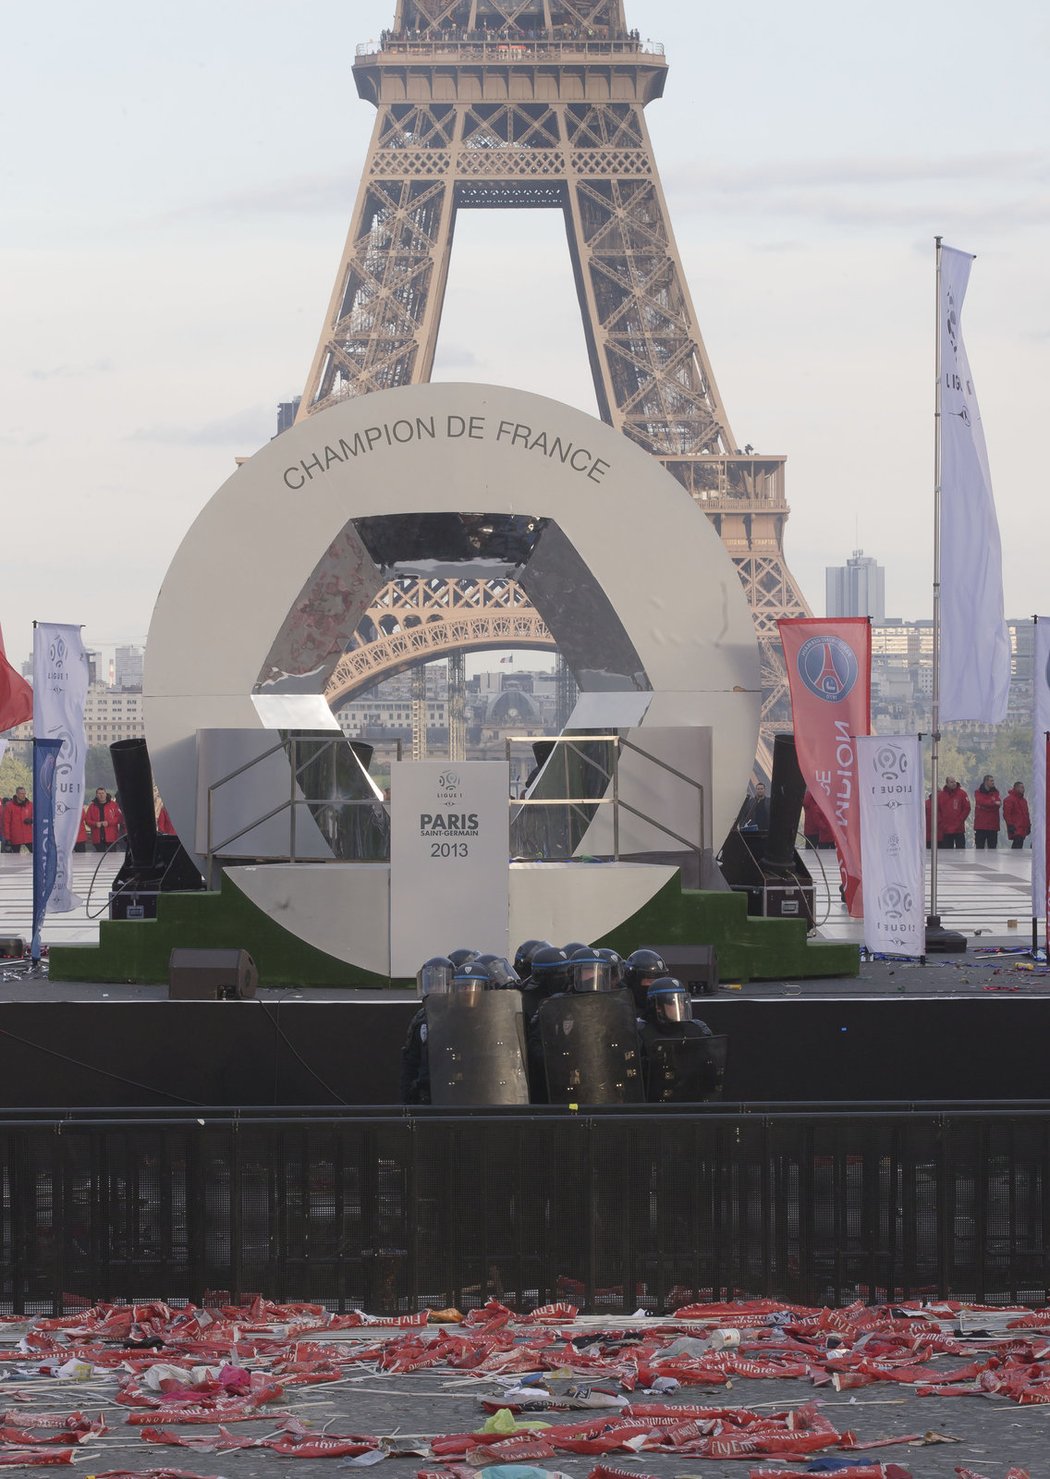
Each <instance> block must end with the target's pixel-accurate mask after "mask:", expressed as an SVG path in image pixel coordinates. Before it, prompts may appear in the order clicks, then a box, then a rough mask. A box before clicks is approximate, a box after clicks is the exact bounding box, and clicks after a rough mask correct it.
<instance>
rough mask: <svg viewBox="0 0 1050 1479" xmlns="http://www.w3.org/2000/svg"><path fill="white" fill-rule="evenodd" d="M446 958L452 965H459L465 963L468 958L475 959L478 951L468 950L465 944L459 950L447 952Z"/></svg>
mask: <svg viewBox="0 0 1050 1479" xmlns="http://www.w3.org/2000/svg"><path fill="white" fill-rule="evenodd" d="M448 958H449V960H450V961H451V962H452V964H453V965H455V966H460V965H465V964H466V962H467V961H468V960H477V958H478V952H477V951H476V950H468V949H467V948H466V947H465V946H462V947H461V948H460V949H459V950H450V951H449V952H448Z"/></svg>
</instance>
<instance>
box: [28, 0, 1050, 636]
mask: <svg viewBox="0 0 1050 1479" xmlns="http://www.w3.org/2000/svg"><path fill="white" fill-rule="evenodd" d="M393 9H394V0H351V3H349V4H347V3H343V4H336V3H334V0H313V3H311V4H310V5H309V6H306V5H303V6H298V5H289V4H287V0H282V3H279V4H278V3H276V0H208V3H204V0H179V3H178V4H174V3H171V0H151V3H149V4H142V3H141V0H134V3H132V0H97V3H96V4H94V5H91V6H85V5H83V4H82V3H81V0H52V3H50V4H48V5H46V6H34V7H31V6H27V5H19V6H10V7H5V8H4V31H5V38H4V39H5V46H4V50H3V55H2V58H0V68H2V74H0V75H2V87H0V134H2V137H3V138H4V140H5V146H4V148H3V149H2V150H0V199H2V201H3V207H2V214H0V407H2V411H0V480H2V481H0V488H2V499H3V512H4V518H3V536H2V539H0V625H2V627H3V633H4V637H5V640H6V644H7V649H8V654H9V656H10V657H11V658H12V660H14V661H15V662H16V663H17V662H20V661H21V660H22V659H23V658H24V657H25V656H27V655H28V653H29V650H30V646H31V642H32V622H33V620H34V619H38V620H50V621H67V622H77V623H81V624H83V626H84V636H85V640H86V642H87V644H88V645H89V646H91V647H98V648H101V649H103V650H106V649H108V648H110V647H112V646H113V645H114V644H116V643H124V642H132V643H141V642H143V641H144V640H145V637H146V634H147V631H148V628H149V622H150V616H151V612H152V608H153V603H154V600H155V598H156V593H157V590H158V588H159V586H160V583H161V581H162V579H163V576H164V572H165V570H166V568H167V566H168V563H169V562H170V560H171V557H172V555H173V554H174V552H175V550H176V548H177V546H178V543H179V541H180V539H181V538H182V536H183V534H184V533H185V531H186V530H187V528H188V527H189V525H190V523H191V522H192V521H193V519H194V518H195V516H196V514H197V513H198V512H199V510H200V509H201V508H202V506H203V505H204V504H205V503H206V502H207V500H208V499H209V498H210V497H211V495H212V494H213V493H214V492H215V490H216V489H217V488H218V487H219V486H220V485H221V483H222V482H224V481H225V479H226V478H227V477H228V476H229V475H230V473H231V472H232V471H233V468H234V458H235V457H237V456H244V455H248V454H250V453H252V452H253V451H255V450H256V449H257V448H258V447H259V446H261V445H262V444H263V443H264V442H265V441H266V440H267V439H268V438H269V437H270V436H271V435H272V433H273V431H274V429H275V418H276V406H277V403H278V402H279V401H283V400H288V399H291V398H292V397H294V396H295V395H297V394H299V393H300V392H301V391H302V389H303V386H304V383H305V380H306V376H307V373H308V370H309V367H310V362H311V359H312V356H313V352H314V349H315V347H316V344H317V340H318V337H319V336H320V334H321V331H322V327H323V319H324V314H325V311H326V308H327V303H328V298H329V295H330V293H331V288H332V282H333V280H334V276H335V272H336V268H337V266H338V262H339V257H340V253H341V251H342V246H343V241H344V238H345V235H346V230H347V226H348V224H349V220H350V215H351V211H352V209H353V204H354V199H355V196H356V191H357V184H358V180H359V178H360V174H361V168H362V163H363V160H364V155H365V151H366V149H367V146H368V141H369V137H370V134H371V128H372V123H373V119H374V116H375V115H374V111H373V109H372V108H371V106H370V105H368V104H366V103H364V102H362V101H360V100H359V99H358V97H357V94H356V91H355V88H354V85H353V80H352V76H351V66H352V61H353V56H354V50H355V46H356V45H357V44H358V43H361V42H367V41H368V40H369V39H371V38H373V37H377V36H378V33H379V31H380V30H381V29H382V28H384V27H385V26H387V25H389V24H390V22H391V20H392V16H393ZM627 19H628V24H629V25H632V26H637V27H638V28H639V30H640V32H641V35H642V36H643V38H645V37H649V38H651V39H652V40H654V41H657V40H658V41H661V42H663V43H664V45H665V47H666V50H667V55H668V60H669V63H670V72H669V76H668V80H667V88H666V93H665V96H664V98H663V99H661V100H658V101H656V102H654V103H653V104H651V105H650V107H649V108H648V109H647V115H646V116H647V119H648V122H649V128H650V132H651V135H652V140H653V147H654V151H655V154H656V160H657V164H658V167H659V170H660V174H661V177H662V180H663V184H664V189H665V192H666V195H667V199H668V205H669V209H670V212H671V218H672V223H673V226H674V230H675V234H676V237H677V240H678V245H679V249H680V253H681V257H682V261H683V264H684V267H685V271H686V276H687V279H688V281H689V285H690V289H691V293H692V298H693V302H694V305H695V308H696V311H697V316H698V320H699V325H700V330H701V333H702V335H703V338H704V340H705V343H706V346H707V350H708V354H709V356H710V359H711V362H712V365H713V368H714V372H715V376H716V378H717V381H718V384H719V389H720V391H721V395H722V399H723V402H724V404H725V406H726V408H727V411H728V414H729V417H730V420H731V423H732V427H733V430H734V433H735V436H736V438H737V441H738V443H739V445H743V444H744V443H745V442H750V443H752V444H753V445H754V446H755V448H756V450H757V451H759V452H765V453H771V454H772V453H776V454H785V455H786V456H787V459H788V461H787V496H788V501H789V504H790V506H791V510H792V512H791V517H790V519H789V521H788V525H787V532H786V537H785V546H786V553H787V560H788V564H789V566H790V568H791V570H792V571H793V573H794V575H795V576H796V578H797V579H798V581H799V583H800V584H801V586H802V589H803V591H804V592H805V594H806V596H807V598H808V600H809V602H810V604H811V606H812V607H813V610H814V612H815V613H816V614H818V615H820V614H823V611H824V568H825V566H826V565H828V564H841V563H843V562H844V561H845V559H846V558H847V556H849V555H850V554H851V553H852V551H853V550H854V549H857V548H861V549H863V550H864V552H865V553H866V554H869V555H873V556H874V557H875V558H876V559H877V560H879V561H880V562H882V563H884V564H885V566H886V569H887V575H886V599H887V612H888V614H889V615H894V616H901V617H905V618H915V617H923V616H928V615H929V614H930V607H931V596H930V583H931V565H932V529H933V512H932V488H933V406H934V379H935V375H934V324H935V318H934V312H935V296H934V285H935V279H934V245H933V239H934V237H935V236H936V235H938V234H940V235H942V236H943V237H944V239H945V241H946V242H948V243H949V244H951V245H953V246H956V247H959V248H961V249H964V250H967V251H970V252H973V253H975V254H976V256H977V261H976V262H975V264H974V268H973V273H972V275H971V279H970V287H969V292H968V296H967V301H966V306H965V311H964V314H963V322H962V327H963V333H964V336H965V341H966V347H967V349H968V351H969V356H970V363H971V367H972V369H973V373H974V377H975V381H976V387H977V393H978V396H979V398H980V404H981V411H982V417H983V420H984V425H985V433H986V438H987V441H988V447H989V456H990V462H991V468H992V475H993V481H994V485H995V491H996V501H997V506H998V511H999V520H1000V526H1001V531H1002V538H1003V546H1004V552H1005V570H1006V608H1007V615H1008V616H1026V615H1030V614H1032V613H1034V612H1036V611H1039V610H1042V611H1045V610H1046V609H1047V608H1048V607H1050V590H1048V589H1047V578H1046V575H1045V571H1046V568H1047V555H1046V545H1047V532H1048V530H1047V517H1046V512H1045V504H1044V501H1045V499H1046V497H1047V493H1048V487H1047V467H1046V462H1047V459H1046V453H1045V450H1044V451H1040V447H1041V444H1042V441H1043V434H1044V431H1043V429H1044V427H1045V425H1046V420H1047V414H1046V399H1047V395H1048V392H1050V284H1048V264H1050V101H1048V99H1050V89H1048V88H1047V86H1046V77H1047V75H1048V73H1050V10H1048V9H1047V7H1046V6H1045V4H1041V3H1037V0H1004V3H1001V4H999V5H998V6H996V7H995V8H994V9H993V10H991V11H989V9H988V8H987V6H986V5H984V4H978V3H976V0H956V3H955V4H954V5H952V6H950V7H948V6H943V5H934V4H931V3H929V0H884V3H882V4H880V5H878V6H870V7H867V6H865V7H861V6H858V5H856V4H846V3H832V0H799V3H797V4H794V5H786V4H783V3H782V0H736V3H734V4H733V5H717V6H716V5H708V4H704V3H698V0H689V3H686V0H674V3H672V0H648V3H642V0H628V3H627ZM435 378H440V379H457V380H477V381H489V382H493V383H500V384H508V385H515V386H520V387H521V388H523V389H526V390H534V391H539V392H541V393H543V394H547V395H553V396H555V397H557V398H559V399H562V400H565V401H567V402H570V403H572V404H574V405H576V406H579V407H581V408H582V409H584V410H587V411H590V412H592V413H594V411H595V400H594V394H593V389H592V386H591V381H590V372H589V369H588V366H587V360H586V353H585V349H584V342H583V334H582V328H581V325H580V315H579V309H578V306H577V303H576V299H575V292H574V289H573V286H572V281H571V271H570V267H569V259H568V253H567V249H566V244H565V236H564V228H563V226H562V222H561V218H560V215H558V213H556V212H547V211H535V212H520V213H502V212H490V211H473V212H461V213H460V219H459V222H458V224H457V232H456V241H455V247H454V251H453V260H452V270H451V275H450V281H449V287H448V293H447V297H446V305H445V313H444V317H443V321H442V330H441V340H440V344H439V350H438V359H437V363H436V365H435ZM292 512H293V511H291V510H290V514H291V513H292ZM250 545H251V536H250V531H245V545H244V548H243V550H241V551H235V552H232V553H231V558H232V559H238V558H243V559H250V558H251V553H250ZM658 576H659V552H658V551H647V552H646V560H645V578H647V579H650V578H653V579H656V578H658ZM201 599H209V596H208V594H207V593H204V592H202V596H201Z"/></svg>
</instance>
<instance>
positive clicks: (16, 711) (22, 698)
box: [0, 632, 33, 733]
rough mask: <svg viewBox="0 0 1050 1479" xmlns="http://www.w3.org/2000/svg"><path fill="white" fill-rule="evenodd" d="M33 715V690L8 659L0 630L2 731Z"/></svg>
mask: <svg viewBox="0 0 1050 1479" xmlns="http://www.w3.org/2000/svg"><path fill="white" fill-rule="evenodd" d="M32 717H33V690H32V688H31V687H30V685H29V684H28V683H27V682H26V680H25V679H24V678H23V677H22V675H21V673H16V672H15V670H14V668H13V667H12V666H11V664H10V663H9V662H8V660H7V653H6V651H5V650H4V634H3V632H0V733H2V732H3V731H4V730H5V729H14V727H15V725H16V724H24V723H25V722H26V720H27V719H32Z"/></svg>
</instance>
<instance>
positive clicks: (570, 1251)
mask: <svg viewBox="0 0 1050 1479" xmlns="http://www.w3.org/2000/svg"><path fill="white" fill-rule="evenodd" d="M0 1177H2V1194H3V1207H2V1226H0V1310H2V1311H3V1312H7V1313H14V1314H23V1313H44V1312H48V1313H50V1312H56V1313H57V1312H60V1311H62V1310H63V1309H64V1308H71V1307H77V1305H78V1304H79V1303H80V1302H81V1301H85V1300H86V1301H94V1300H98V1299H106V1300H117V1301H140V1300H143V1299H149V1298H162V1299H166V1300H168V1301H175V1302H178V1301H183V1300H192V1301H194V1302H200V1301H201V1300H206V1299H208V1298H209V1297H210V1298H213V1299H214V1298H218V1299H220V1300H222V1301H225V1300H227V1299H234V1300H237V1299H239V1298H241V1297H243V1296H244V1295H245V1294H249V1293H262V1294H264V1295H265V1296H267V1297H269V1298H274V1299H278V1300H285V1299H309V1300H321V1301H324V1302H325V1303H326V1304H328V1306H329V1307H330V1308H333V1309H338V1310H345V1309H347V1308H364V1309H367V1310H370V1311H373V1312H376V1313H388V1314H394V1313H398V1312H405V1311H410V1310H415V1309H417V1308H419V1307H420V1306H422V1305H424V1304H431V1305H434V1306H445V1305H449V1304H454V1305H457V1306H458V1307H459V1308H461V1309H469V1308H471V1307H476V1306H478V1305H481V1304H483V1303H484V1302H485V1301H486V1300H487V1299H489V1298H491V1297H495V1298H498V1299H500V1300H502V1301H503V1302H504V1303H506V1304H507V1305H509V1306H511V1307H513V1308H515V1309H519V1310H523V1309H528V1308H531V1307H533V1306H535V1305H536V1304H538V1303H542V1302H545V1301H547V1300H550V1299H554V1298H563V1299H569V1300H571V1301H572V1302H573V1303H574V1304H577V1305H578V1306H579V1307H580V1308H581V1309H583V1310H585V1311H591V1312H602V1311H609V1312H610V1313H612V1312H631V1311H633V1310H635V1309H637V1308H639V1307H642V1308H645V1309H647V1310H650V1311H652V1312H654V1313H657V1312H670V1311H672V1310H674V1309H676V1308H679V1307H681V1306H682V1305H685V1304H688V1303H690V1302H692V1301H694V1300H705V1301H706V1300H712V1299H713V1300H721V1299H730V1298H754V1297H759V1296H774V1297H776V1298H782V1299H784V1300H785V1301H788V1300H790V1301H797V1302H801V1303H806V1304H812V1305H824V1304H827V1305H838V1304H842V1303H848V1302H850V1301H852V1300H854V1299H862V1300H867V1301H873V1302H874V1301H881V1300H905V1299H909V1298H917V1297H922V1296H950V1297H954V1298H958V1299H963V1300H975V1301H979V1302H1004V1303H1006V1302H1009V1303H1013V1302H1017V1301H1019V1302H1025V1303H1035V1304H1042V1303H1045V1301H1046V1299H1047V1293H1048V1289H1050V1268H1048V1252H1047V1243H1048V1238H1047V1229H1048V1216H1050V1202H1048V1198H1050V1104H1048V1103H1045V1102H1039V1103H1034V1104H1032V1103H1026V1104H1015V1105H1008V1106H1004V1105H994V1106H992V1105H959V1104H953V1105H948V1106H911V1107H909V1106H905V1105H889V1104H887V1105H878V1106H871V1105H864V1106H861V1105H822V1106H819V1107H818V1106H798V1105H794V1106H790V1107H788V1106H783V1107H771V1106H769V1105H763V1106H760V1107H755V1108H753V1109H751V1110H749V1109H748V1107H747V1106H740V1105H725V1104H723V1105H718V1106H713V1107H711V1108H708V1109H704V1110H702V1111H696V1110H682V1111H676V1110H674V1109H671V1110H669V1111H661V1112H660V1113H659V1114H654V1113H653V1112H652V1111H651V1110H650V1109H648V1108H639V1109H638V1110H622V1109H618V1110H615V1111H612V1110H609V1111H590V1110H588V1111H586V1112H584V1113H581V1114H570V1113H568V1112H565V1111H553V1110H541V1109H536V1110H533V1111H531V1112H529V1113H522V1112H521V1111H518V1110H514V1111H506V1112H498V1111H496V1112H489V1111H482V1112H478V1113H474V1114H471V1113H463V1114H458V1115H455V1114H449V1113H447V1112H444V1111H437V1110H414V1111H411V1112H409V1111H399V1110H394V1109H390V1108H377V1109H361V1110H358V1109H355V1110H353V1111H352V1112H346V1113H339V1114H328V1113H320V1114H319V1113H318V1112H317V1111H316V1110H313V1109H310V1110H294V1109H292V1110H282V1111H279V1112H277V1113H274V1112H273V1111H272V1110H244V1111H241V1112H238V1113H231V1112H230V1111H229V1110H218V1111H216V1112H214V1113H213V1112H211V1111H209V1110H200V1109H196V1110H193V1111H185V1110H171V1111H159V1112H153V1111H149V1112H147V1113H146V1114H145V1115H144V1114H143V1112H142V1111H131V1110H128V1111H114V1112H112V1113H111V1112H108V1111H107V1112H103V1113H100V1112H98V1111H82V1112H79V1113H75V1112H74V1113H63V1112H61V1111H53V1112H52V1111H40V1112H36V1113H29V1114H22V1115H19V1116H18V1117H17V1118H15V1117H11V1116H6V1117H4V1118H2V1119H0ZM209 1291H210V1294H209Z"/></svg>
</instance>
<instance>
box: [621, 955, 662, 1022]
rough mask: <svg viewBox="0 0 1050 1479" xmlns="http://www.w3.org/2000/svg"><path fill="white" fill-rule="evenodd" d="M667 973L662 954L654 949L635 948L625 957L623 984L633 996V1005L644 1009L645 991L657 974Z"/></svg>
mask: <svg viewBox="0 0 1050 1479" xmlns="http://www.w3.org/2000/svg"><path fill="white" fill-rule="evenodd" d="M666 975H667V966H666V964H665V962H664V958H663V956H662V955H660V954H658V952H657V951H655V950H644V949H643V950H635V951H634V952H633V953H632V954H631V955H629V956H628V957H627V962H626V967H625V969H624V973H623V984H624V985H625V986H626V987H627V988H628V989H629V990H630V992H631V993H632V995H633V996H634V1002H635V1006H637V1008H638V1010H639V1011H640V1012H644V1011H645V1007H646V1000H645V997H646V992H647V991H648V990H649V987H650V986H651V985H652V983H653V982H654V981H655V980H656V978H657V977H658V976H666Z"/></svg>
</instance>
